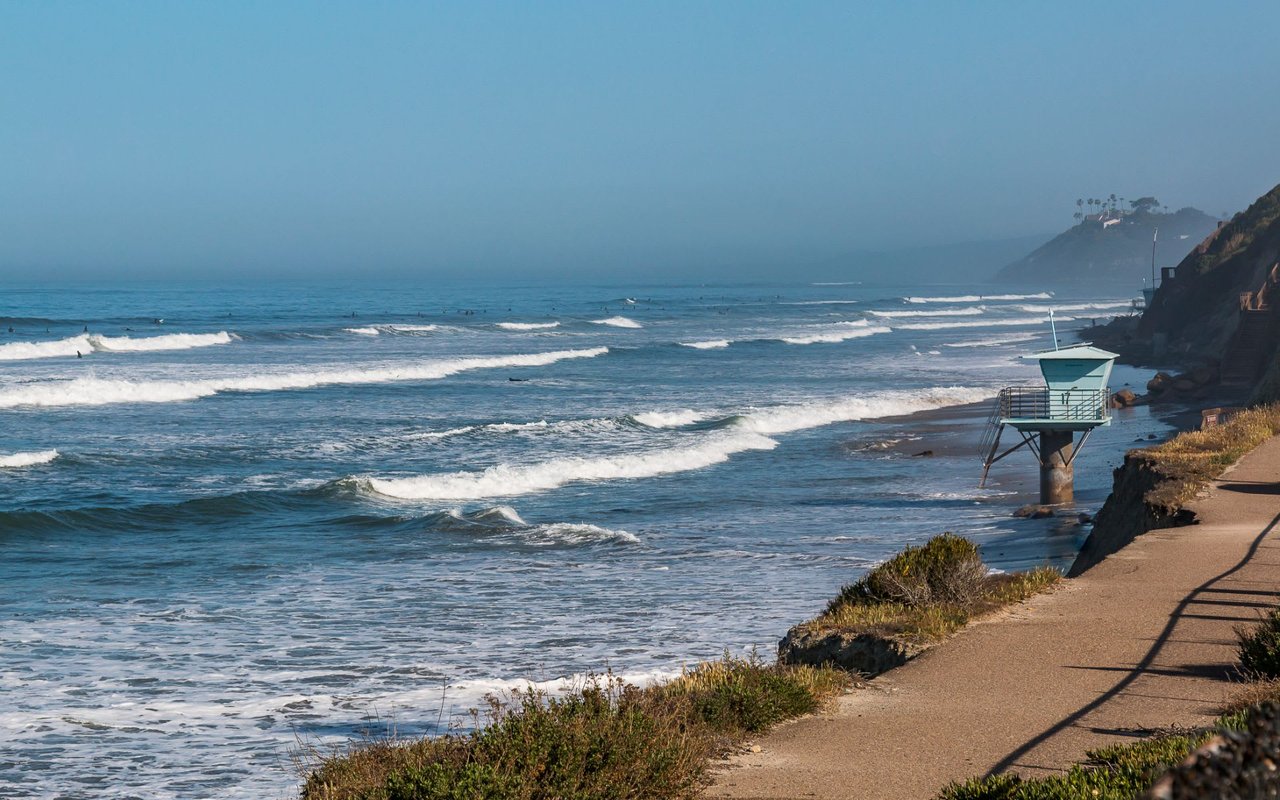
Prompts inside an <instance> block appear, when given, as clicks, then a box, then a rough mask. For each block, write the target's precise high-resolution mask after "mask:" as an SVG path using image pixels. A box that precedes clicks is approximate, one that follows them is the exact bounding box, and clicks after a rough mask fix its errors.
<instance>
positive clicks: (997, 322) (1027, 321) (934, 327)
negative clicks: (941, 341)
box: [893, 317, 1075, 331]
mask: <svg viewBox="0 0 1280 800" xmlns="http://www.w3.org/2000/svg"><path fill="white" fill-rule="evenodd" d="M1054 319H1055V320H1056V321H1057V322H1071V321H1072V320H1074V319H1075V317H1054ZM1048 321H1049V318H1048V317H1018V318H1016V319H991V320H982V321H980V322H978V321H974V322H907V323H903V324H901V325H894V326H893V327H895V328H897V329H899V330H904V331H942V330H950V329H953V328H994V327H1016V326H1025V325H1044V324H1046V323H1047V322H1048Z"/></svg>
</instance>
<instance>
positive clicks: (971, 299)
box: [902, 292, 1053, 303]
mask: <svg viewBox="0 0 1280 800" xmlns="http://www.w3.org/2000/svg"><path fill="white" fill-rule="evenodd" d="M1052 298H1053V293H1052V292H1036V293H1035V294H964V295H960V296H958V297H904V298H902V299H903V300H904V301H906V302H908V303H981V302H982V301H983V300H1051V299H1052Z"/></svg>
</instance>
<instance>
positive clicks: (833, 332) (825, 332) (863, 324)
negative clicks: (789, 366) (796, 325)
mask: <svg viewBox="0 0 1280 800" xmlns="http://www.w3.org/2000/svg"><path fill="white" fill-rule="evenodd" d="M891 330H892V329H890V328H886V327H884V326H875V325H871V324H869V323H868V322H867V321H866V320H865V319H860V320H857V321H855V322H837V323H835V324H834V325H831V326H821V330H819V331H818V332H815V333H806V334H800V335H796V336H781V337H778V341H780V342H786V343H787V344H834V343H836V342H843V341H846V340H848V339H861V338H862V337H864V336H875V335H876V334H878V333H890V332H891Z"/></svg>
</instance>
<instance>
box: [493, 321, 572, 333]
mask: <svg viewBox="0 0 1280 800" xmlns="http://www.w3.org/2000/svg"><path fill="white" fill-rule="evenodd" d="M498 327H499V328H505V329H506V330H509V331H545V330H550V329H551V328H559V327H560V323H559V322H499V323H498Z"/></svg>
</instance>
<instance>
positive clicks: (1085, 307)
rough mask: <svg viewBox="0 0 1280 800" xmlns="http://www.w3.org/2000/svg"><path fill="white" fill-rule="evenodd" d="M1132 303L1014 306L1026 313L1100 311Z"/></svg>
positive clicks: (1124, 306) (1126, 306)
mask: <svg viewBox="0 0 1280 800" xmlns="http://www.w3.org/2000/svg"><path fill="white" fill-rule="evenodd" d="M1132 305H1133V301H1132V300H1124V301H1118V302H1115V303H1066V304H1064V305H1052V306H1049V305H1020V306H1014V308H1016V309H1018V310H1019V311H1025V312H1027V313H1028V314H1048V313H1049V312H1050V311H1053V312H1054V313H1057V312H1060V311H1101V310H1105V309H1116V308H1130V307H1131V306H1132Z"/></svg>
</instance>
